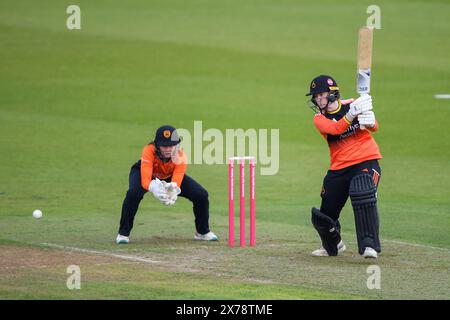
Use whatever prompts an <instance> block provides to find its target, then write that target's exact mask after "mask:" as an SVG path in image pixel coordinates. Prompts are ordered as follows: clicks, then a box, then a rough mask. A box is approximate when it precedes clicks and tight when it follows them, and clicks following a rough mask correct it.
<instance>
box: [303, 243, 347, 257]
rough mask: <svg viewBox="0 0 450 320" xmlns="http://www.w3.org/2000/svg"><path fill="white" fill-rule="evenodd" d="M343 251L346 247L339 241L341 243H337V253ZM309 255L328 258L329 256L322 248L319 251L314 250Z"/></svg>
mask: <svg viewBox="0 0 450 320" xmlns="http://www.w3.org/2000/svg"><path fill="white" fill-rule="evenodd" d="M345 249H347V247H346V246H345V243H344V241H342V240H341V242H339V243H338V253H342V252H344V251H345ZM311 254H312V255H313V256H316V257H328V256H329V254H328V252H327V250H325V249H324V248H323V247H320V248H319V249H317V250H314V251H313V252H312V253H311Z"/></svg>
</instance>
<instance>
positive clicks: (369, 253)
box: [362, 247, 378, 259]
mask: <svg viewBox="0 0 450 320" xmlns="http://www.w3.org/2000/svg"><path fill="white" fill-rule="evenodd" d="M362 256H363V257H364V258H366V259H367V258H374V259H376V258H377V257H378V253H377V252H376V251H375V250H374V249H372V248H371V247H366V249H365V250H364V253H363V254H362Z"/></svg>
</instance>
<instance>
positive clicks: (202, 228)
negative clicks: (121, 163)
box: [119, 161, 210, 236]
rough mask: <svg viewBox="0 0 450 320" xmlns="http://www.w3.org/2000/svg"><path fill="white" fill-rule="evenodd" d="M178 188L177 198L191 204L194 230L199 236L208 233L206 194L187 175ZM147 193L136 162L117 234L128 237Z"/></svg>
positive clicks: (139, 165)
mask: <svg viewBox="0 0 450 320" xmlns="http://www.w3.org/2000/svg"><path fill="white" fill-rule="evenodd" d="M170 180H171V179H170V178H169V179H167V180H166V181H167V182H170ZM180 188H181V193H180V194H179V195H178V196H179V197H183V198H187V199H189V200H190V201H191V202H192V203H193V211H194V216H195V229H196V230H197V232H198V233H200V234H205V233H208V232H209V231H210V230H209V223H208V220H209V200H208V192H207V191H206V189H205V188H203V187H202V186H201V185H200V184H199V183H198V182H196V181H195V180H194V179H192V178H191V177H189V176H188V175H184V178H183V182H182V183H181V186H180ZM147 191H148V190H146V189H144V188H142V186H141V161H138V162H136V163H135V164H134V165H133V166H132V167H131V170H130V177H129V188H128V191H127V193H126V196H125V200H124V201H123V205H122V216H121V218H120V227H119V234H121V235H123V236H129V235H130V232H131V229H133V222H134V217H135V216H136V212H137V210H138V207H139V204H140V202H141V200H142V198H143V197H144V195H145V193H146V192H147Z"/></svg>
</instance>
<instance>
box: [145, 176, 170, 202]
mask: <svg viewBox="0 0 450 320" xmlns="http://www.w3.org/2000/svg"><path fill="white" fill-rule="evenodd" d="M163 182H165V181H161V180H159V179H158V178H155V179H153V180H152V182H150V185H149V187H148V191H150V192H151V193H153V196H154V197H155V198H156V199H158V200H159V201H161V202H162V201H165V200H167V198H168V197H167V191H166V188H164V185H163Z"/></svg>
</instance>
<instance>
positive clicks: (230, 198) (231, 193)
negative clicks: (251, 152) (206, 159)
mask: <svg viewBox="0 0 450 320" xmlns="http://www.w3.org/2000/svg"><path fill="white" fill-rule="evenodd" d="M228 245H229V246H230V247H234V161H233V160H230V161H229V162H228Z"/></svg>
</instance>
